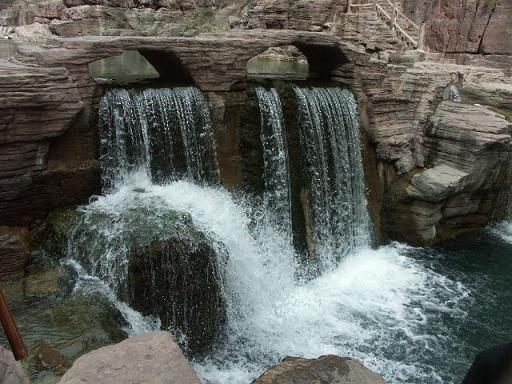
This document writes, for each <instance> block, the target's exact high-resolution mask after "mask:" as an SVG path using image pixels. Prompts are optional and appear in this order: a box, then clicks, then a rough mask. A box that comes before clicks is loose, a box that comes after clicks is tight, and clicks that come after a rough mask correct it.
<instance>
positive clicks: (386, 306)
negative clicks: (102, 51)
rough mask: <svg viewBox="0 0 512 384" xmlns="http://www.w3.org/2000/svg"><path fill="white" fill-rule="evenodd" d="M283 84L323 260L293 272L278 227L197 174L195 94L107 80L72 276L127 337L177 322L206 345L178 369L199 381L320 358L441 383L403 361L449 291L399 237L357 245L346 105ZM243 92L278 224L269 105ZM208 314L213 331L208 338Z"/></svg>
mask: <svg viewBox="0 0 512 384" xmlns="http://www.w3.org/2000/svg"><path fill="white" fill-rule="evenodd" d="M295 93H296V96H297V100H298V105H299V107H300V111H299V112H300V113H299V122H300V132H299V133H300V140H301V145H302V150H303V155H304V159H305V164H306V165H307V167H306V168H305V169H304V176H305V177H306V179H307V180H309V188H310V194H311V205H312V211H313V218H314V235H315V240H316V241H317V243H318V247H317V249H318V255H319V257H320V259H321V261H322V263H323V264H325V265H326V266H327V267H329V268H325V269H324V270H322V271H321V274H319V275H318V276H315V277H314V278H312V279H301V278H298V272H297V271H298V270H299V265H298V262H297V259H298V258H297V255H296V252H295V250H294V248H293V246H292V244H291V242H290V241H289V238H288V236H287V233H285V232H286V231H285V230H283V227H279V226H277V228H276V227H275V226H274V225H273V224H276V222H271V223H270V224H272V225H269V222H268V221H267V220H261V221H259V220H257V219H259V218H260V217H259V212H258V211H259V209H258V208H255V207H253V206H251V204H249V202H248V201H246V200H245V199H244V197H243V196H237V197H236V198H235V197H234V196H233V194H231V193H230V192H228V191H227V190H225V189H224V188H222V187H221V186H219V185H218V184H214V183H211V181H212V180H213V181H214V180H216V179H217V178H218V175H217V168H216V166H215V154H214V150H215V149H214V146H213V140H212V132H211V122H210V119H209V113H208V110H207V107H206V104H205V101H204V99H203V97H202V96H201V94H200V93H199V91H197V90H195V89H193V88H178V89H172V90H171V89H146V90H142V89H136V90H135V89H132V90H122V89H112V90H110V91H107V92H106V94H105V96H104V97H103V99H102V100H101V105H100V110H99V114H100V118H99V121H100V128H101V140H102V142H101V151H102V157H101V163H102V169H103V179H104V182H105V184H106V187H105V191H104V192H105V193H104V195H103V196H99V197H95V199H93V200H92V201H91V202H90V203H89V204H88V205H87V206H83V207H81V208H80V209H79V210H78V212H77V214H78V216H79V217H78V223H77V225H75V226H74V227H73V229H72V235H71V239H70V241H69V250H68V254H69V255H70V257H71V258H73V259H75V260H77V261H78V262H80V265H78V266H77V267H76V269H77V270H78V271H82V272H81V276H80V278H79V288H80V289H81V290H82V291H87V290H88V291H92V292H98V294H103V295H106V296H108V297H109V299H110V300H111V301H112V302H114V303H115V304H116V308H118V309H119V310H120V311H121V313H122V314H123V315H124V316H125V318H126V319H127V320H128V321H130V322H131V324H132V331H146V330H149V329H153V328H154V327H158V326H159V325H161V326H163V327H166V324H173V325H175V324H178V327H177V328H178V330H179V331H183V332H184V333H185V334H186V336H187V337H188V338H189V341H190V338H191V337H192V338H193V339H192V340H196V343H197V345H198V346H200V343H201V342H203V343H204V342H205V341H206V342H207V343H208V345H207V347H208V349H206V351H202V352H205V353H202V354H200V355H196V356H194V359H193V364H194V366H195V368H196V369H197V371H198V373H199V375H200V376H201V379H202V380H203V381H204V382H205V383H208V384H221V383H233V384H245V383H249V382H251V381H252V380H253V379H254V378H255V377H257V376H258V375H260V374H261V373H262V372H263V371H264V370H265V369H266V368H268V367H270V366H272V365H273V364H276V363H277V362H279V361H280V360H281V359H282V358H284V357H285V356H304V357H318V356H320V355H325V354H338V355H341V356H353V357H356V358H359V359H361V360H363V362H364V363H365V364H366V365H368V366H369V367H371V368H373V369H375V370H377V371H380V372H384V373H385V374H386V377H387V378H392V379H393V378H397V381H399V382H429V383H430V382H432V383H434V382H440V381H439V380H437V381H436V380H433V378H434V379H436V377H435V372H434V373H432V372H431V371H430V370H429V369H430V368H429V367H424V366H423V365H422V364H420V363H421V362H420V363H419V362H418V361H417V359H416V356H417V355H419V354H423V353H428V351H431V350H435V349H436V348H437V347H438V346H439V345H438V344H436V343H435V342H436V340H437V339H436V338H434V337H432V336H431V335H430V334H426V333H425V331H424V329H423V328H422V325H423V324H424V323H425V322H427V320H428V319H429V316H430V317H432V316H438V312H435V314H434V315H431V314H430V312H429V311H431V309H432V308H435V309H436V311H443V312H445V313H446V316H458V315H459V310H458V301H457V300H458V298H459V297H463V296H464V293H465V292H464V290H463V289H461V287H460V286H459V285H456V284H452V283H451V282H450V281H448V280H447V279H446V278H444V277H443V276H439V275H437V274H435V273H432V272H431V271H429V270H428V269H426V268H424V267H423V265H422V264H421V263H419V262H418V261H417V260H416V259H415V258H411V257H406V253H407V252H412V251H411V250H410V249H408V248H407V247H403V246H400V245H397V244H392V245H389V246H387V247H383V248H380V249H377V250H372V249H368V248H367V246H368V245H369V243H370V229H369V228H370V224H369V218H368V213H367V207H366V199H365V191H364V177H363V168H362V159H361V153H360V149H361V148H360V147H361V144H360V141H359V122H358V117H357V116H358V114H357V106H356V104H355V100H354V98H353V96H352V94H351V93H350V92H348V91H345V90H341V89H338V88H323V89H320V88H296V89H295ZM257 96H258V101H259V105H260V112H261V120H262V129H261V139H262V142H263V147H264V150H265V151H264V166H265V168H264V178H265V185H266V192H265V196H264V200H265V209H266V210H273V209H275V208H278V209H276V213H277V216H278V218H277V219H278V220H279V221H280V223H282V224H283V225H284V226H285V227H286V228H289V223H290V220H289V217H290V208H289V204H290V203H289V201H290V182H289V179H288V177H289V176H288V174H289V173H288V171H287V169H288V166H289V164H288V158H287V153H286V152H287V149H286V147H287V145H286V140H285V134H284V124H283V118H282V108H281V105H280V101H279V97H278V95H277V93H276V91H275V90H274V89H271V90H265V89H257ZM255 217H257V219H256V220H255V219H254V218H255ZM176 250H177V251H178V252H176ZM345 255H347V257H344V258H343V260H341V261H338V260H339V259H341V257H342V256H345ZM134 257H135V260H136V261H138V262H137V264H136V265H135V266H133V265H131V261H132V260H133V259H134ZM73 264H75V263H73ZM81 266H83V269H82V268H81ZM133 267H136V268H133ZM308 277H309V276H308ZM128 279H134V281H135V284H133V286H132V287H135V288H138V287H140V286H141V285H142V286H143V291H144V292H143V295H142V296H143V299H144V300H140V299H141V297H140V296H141V295H140V293H139V296H138V297H139V299H138V300H135V302H138V303H139V305H141V307H142V308H145V309H147V307H148V306H149V308H150V309H153V308H157V309H158V310H156V311H154V313H151V312H149V311H146V312H145V311H143V310H140V309H138V308H135V307H134V309H137V310H140V311H141V312H142V313H141V314H139V313H137V312H134V311H132V308H130V307H128V306H127V305H126V303H125V302H127V303H129V304H130V305H132V302H131V301H129V300H128V299H129V298H130V297H131V296H132V295H133V294H134V292H132V291H133V289H131V288H130V286H129V284H127V281H128ZM201 287H203V288H201ZM445 297H446V298H448V299H446V300H445ZM217 300H220V301H221V303H218V302H217ZM423 303H425V305H423ZM220 304H222V305H220ZM132 306H133V305H132ZM218 307H222V309H223V311H222V313H221V312H217V308H218ZM208 311H209V312H208ZM205 312H207V316H206V317H201V314H203V313H205ZM169 318H170V319H171V320H172V321H168V320H169ZM217 321H219V322H220V321H221V322H222V326H223V327H222V328H219V329H218V330H219V332H218V333H217V334H214V332H212V329H211V328H210V327H212V326H213V324H214V323H216V322H217ZM173 331H174V333H175V334H176V329H175V328H173ZM437 334H438V333H435V335H437ZM439 334H441V337H439V338H438V339H439V340H441V341H442V342H445V344H447V345H450V339H449V338H446V339H445V338H444V336H446V332H444V333H443V332H440V333H439ZM214 336H220V337H218V338H217V337H214ZM436 337H437V336H436ZM177 338H178V339H181V337H180V332H178V334H177ZM434 339H435V340H434ZM397 345H399V346H406V347H407V348H402V347H400V348H397V347H396V346H397ZM432 345H434V347H435V348H431V346H432ZM411 378H412V379H414V380H415V379H418V380H417V381H412V380H410V379H411Z"/></svg>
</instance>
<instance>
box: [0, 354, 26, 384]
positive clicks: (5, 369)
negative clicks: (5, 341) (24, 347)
mask: <svg viewBox="0 0 512 384" xmlns="http://www.w3.org/2000/svg"><path fill="white" fill-rule="evenodd" d="M0 382H2V383H5V384H30V380H29V379H28V377H27V376H26V375H25V372H23V367H22V366H21V363H19V362H17V361H16V360H14V356H13V354H12V352H11V351H9V350H7V349H5V348H4V347H2V346H0Z"/></svg>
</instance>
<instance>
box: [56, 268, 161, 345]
mask: <svg viewBox="0 0 512 384" xmlns="http://www.w3.org/2000/svg"><path fill="white" fill-rule="evenodd" d="M66 264H68V265H69V266H70V267H71V268H73V269H74V270H75V272H76V273H77V274H78V279H77V282H76V285H75V288H74V291H75V292H80V293H82V294H84V295H100V296H102V297H104V298H105V299H107V301H108V302H109V303H110V304H112V306H113V307H114V308H116V309H117V310H118V311H119V312H120V313H121V315H122V316H123V318H124V319H125V320H126V322H127V323H128V327H127V328H125V329H124V331H125V332H126V333H127V334H128V335H130V336H131V335H136V334H138V333H143V332H151V331H155V330H157V329H160V320H159V319H157V318H155V317H153V316H143V315H141V314H140V313H139V312H137V311H135V310H134V309H133V308H131V307H130V306H129V305H128V304H126V303H125V302H123V301H121V300H119V299H118V298H117V296H116V294H115V293H114V292H113V291H112V289H111V287H109V286H108V285H107V284H105V283H104V282H103V281H101V280H100V279H98V278H97V277H95V276H91V275H89V274H87V273H86V272H85V270H84V269H83V268H82V266H81V265H80V263H78V262H77V261H76V260H67V261H66Z"/></svg>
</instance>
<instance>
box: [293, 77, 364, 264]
mask: <svg viewBox="0 0 512 384" xmlns="http://www.w3.org/2000/svg"><path fill="white" fill-rule="evenodd" d="M294 91H295V95H296V97H297V101H298V105H299V125H300V139H301V146H302V152H303V157H304V160H305V163H306V170H305V178H306V179H307V180H309V182H310V191H309V192H310V194H311V205H312V216H313V235H314V241H315V249H316V253H317V256H318V257H319V259H320V261H321V262H322V264H323V265H324V267H328V268H332V267H333V266H335V265H336V264H337V262H338V261H339V260H340V258H343V257H344V256H346V255H347V254H349V253H351V252H353V251H354V250H356V249H357V248H360V247H365V246H368V245H369V243H370V237H371V236H370V219H369V215H368V210H367V203H366V195H365V181H364V170H363V161H362V157H361V142H360V139H359V134H360V132H359V127H360V124H359V118H358V111H357V104H356V101H355V99H354V96H353V95H352V93H351V92H350V91H348V90H344V89H340V88H300V87H295V88H294Z"/></svg>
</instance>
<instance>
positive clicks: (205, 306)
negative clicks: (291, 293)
mask: <svg viewBox="0 0 512 384" xmlns="http://www.w3.org/2000/svg"><path fill="white" fill-rule="evenodd" d="M144 193H145V192H144V191H143V190H141V191H139V192H134V195H133V196H132V197H131V198H127V199H126V203H125V205H124V206H123V207H119V208H118V209H117V211H116V212H115V213H114V212H113V211H112V210H109V209H106V210H103V209H102V205H101V204H99V205H98V206H96V205H94V203H92V204H91V205H90V206H88V207H86V208H85V212H84V210H81V212H80V215H79V218H78V220H76V221H75V225H74V227H73V226H71V230H69V229H68V230H67V231H66V232H67V235H68V236H71V244H72V249H71V254H72V257H73V258H75V259H77V260H78V261H79V262H80V263H81V264H82V265H83V267H84V268H85V269H86V270H89V271H94V274H95V275H96V276H97V277H98V278H100V279H102V280H103V281H106V282H109V283H110V284H111V285H112V287H113V289H114V291H115V292H116V293H117V295H118V297H119V298H120V299H121V300H123V301H125V302H127V303H128V304H130V306H131V307H132V308H134V309H135V310H137V311H139V312H141V313H142V314H143V315H144V316H156V317H158V318H159V319H160V321H161V326H162V329H168V328H172V329H176V330H177V331H180V332H181V333H182V334H183V335H185V336H186V337H185V338H180V341H183V345H184V346H185V347H186V348H187V350H188V351H190V352H199V351H201V350H203V349H205V348H207V347H208V346H209V345H210V344H211V342H212V341H213V340H214V339H216V338H217V337H218V336H219V334H220V331H221V327H222V324H223V323H224V296H223V292H222V287H221V284H220V281H221V273H222V271H220V270H219V268H222V267H223V262H225V260H226V257H227V254H226V253H225V252H224V250H223V246H222V244H218V243H217V242H215V241H214V240H213V239H211V238H210V237H209V236H207V235H206V234H204V233H203V232H201V230H199V229H198V228H197V227H196V226H195V225H194V223H193V222H192V218H191V217H190V215H188V214H185V213H181V212H177V211H174V210H172V209H170V208H169V207H168V206H166V205H161V203H160V202H159V200H158V199H157V198H155V199H154V200H150V199H149V198H148V197H146V198H145V199H144ZM52 216H53V215H50V217H52ZM59 216H60V220H61V221H64V222H66V220H68V219H71V220H73V217H72V215H65V214H60V215H58V216H57V217H59ZM57 222H58V221H57ZM50 228H53V230H52V231H46V233H52V232H54V233H55V232H56V233H58V232H59V231H58V228H59V227H58V226H57V225H56V223H55V221H54V223H53V225H51V227H50ZM61 228H62V227H61ZM113 234H115V240H114V239H113V237H112V235H113ZM52 238H54V239H59V238H61V236H56V235H53V236H52ZM61 244H63V245H66V244H67V242H61ZM49 249H50V250H53V248H49ZM64 249H66V250H67V249H68V248H64ZM104 255H110V260H107V258H105V257H104ZM182 339H183V340H182Z"/></svg>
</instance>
